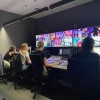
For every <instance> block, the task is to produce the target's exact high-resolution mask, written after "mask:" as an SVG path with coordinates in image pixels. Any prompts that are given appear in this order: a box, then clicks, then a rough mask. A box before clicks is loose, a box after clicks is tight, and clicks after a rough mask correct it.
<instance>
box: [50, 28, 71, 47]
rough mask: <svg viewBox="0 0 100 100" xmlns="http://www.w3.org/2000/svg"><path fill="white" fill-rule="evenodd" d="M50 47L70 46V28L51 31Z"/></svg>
mask: <svg viewBox="0 0 100 100" xmlns="http://www.w3.org/2000/svg"><path fill="white" fill-rule="evenodd" d="M51 42H52V47H69V46H72V30H68V31H62V32H55V33H51Z"/></svg>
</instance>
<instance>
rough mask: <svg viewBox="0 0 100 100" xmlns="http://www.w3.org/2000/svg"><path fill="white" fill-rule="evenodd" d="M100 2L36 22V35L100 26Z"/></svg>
mask: <svg viewBox="0 0 100 100" xmlns="http://www.w3.org/2000/svg"><path fill="white" fill-rule="evenodd" d="M99 9H100V0H95V1H92V2H90V3H86V4H84V5H80V6H77V7H74V8H71V9H68V10H65V11H62V12H59V13H56V14H52V15H49V16H46V17H43V18H40V19H36V20H35V34H41V33H48V32H55V31H63V30H66V29H73V28H75V27H74V24H76V25H77V27H78V28H79V27H86V26H93V25H100V12H99Z"/></svg>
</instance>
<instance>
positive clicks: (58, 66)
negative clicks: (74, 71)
mask: <svg viewBox="0 0 100 100" xmlns="http://www.w3.org/2000/svg"><path fill="white" fill-rule="evenodd" d="M52 67H53V68H59V69H64V70H67V65H66V66H62V65H56V66H52Z"/></svg>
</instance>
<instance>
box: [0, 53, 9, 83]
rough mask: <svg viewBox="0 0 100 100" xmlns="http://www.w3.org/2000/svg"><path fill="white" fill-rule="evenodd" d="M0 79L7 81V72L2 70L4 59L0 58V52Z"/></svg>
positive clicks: (0, 55)
mask: <svg viewBox="0 0 100 100" xmlns="http://www.w3.org/2000/svg"><path fill="white" fill-rule="evenodd" d="M0 80H2V81H3V82H4V83H5V84H7V83H8V81H7V73H6V72H5V70H4V61H3V58H2V54H0Z"/></svg>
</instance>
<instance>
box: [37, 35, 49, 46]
mask: <svg viewBox="0 0 100 100" xmlns="http://www.w3.org/2000/svg"><path fill="white" fill-rule="evenodd" d="M38 41H43V42H44V47H51V39H50V34H42V35H36V47H38V46H37V43H38Z"/></svg>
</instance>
